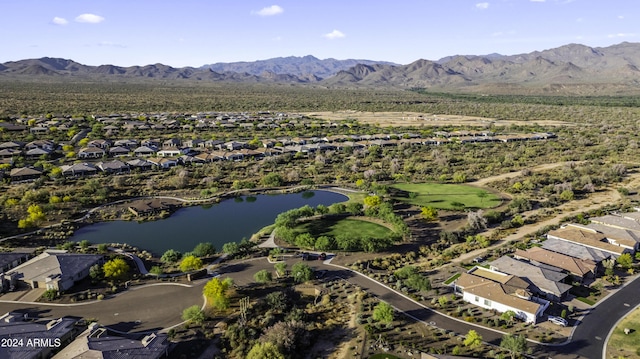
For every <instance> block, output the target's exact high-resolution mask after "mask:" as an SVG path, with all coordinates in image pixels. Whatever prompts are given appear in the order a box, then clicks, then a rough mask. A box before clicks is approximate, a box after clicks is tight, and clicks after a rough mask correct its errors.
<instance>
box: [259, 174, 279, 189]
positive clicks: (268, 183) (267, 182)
mask: <svg viewBox="0 0 640 359" xmlns="http://www.w3.org/2000/svg"><path fill="white" fill-rule="evenodd" d="M283 182H284V181H283V180H282V176H280V175H279V174H277V173H273V172H272V173H269V174H267V175H266V176H264V177H262V179H261V180H260V183H261V184H262V185H263V186H265V187H280V186H282V184H283Z"/></svg>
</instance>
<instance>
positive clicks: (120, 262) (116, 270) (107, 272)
mask: <svg viewBox="0 0 640 359" xmlns="http://www.w3.org/2000/svg"><path fill="white" fill-rule="evenodd" d="M102 271H103V272H104V277H105V278H107V279H112V280H121V279H124V278H125V277H126V276H127V274H128V273H129V265H128V264H127V262H125V260H124V259H122V258H114V259H112V260H110V261H108V262H106V263H105V264H104V265H103V266H102Z"/></svg>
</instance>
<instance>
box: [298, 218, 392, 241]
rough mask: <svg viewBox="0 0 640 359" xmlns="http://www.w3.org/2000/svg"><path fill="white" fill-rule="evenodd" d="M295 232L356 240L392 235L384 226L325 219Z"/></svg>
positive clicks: (347, 219)
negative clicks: (342, 236)
mask: <svg viewBox="0 0 640 359" xmlns="http://www.w3.org/2000/svg"><path fill="white" fill-rule="evenodd" d="M296 230H298V231H299V232H300V233H303V232H309V233H311V235H312V236H314V237H319V236H330V237H334V238H335V237H336V236H338V235H341V234H346V235H349V236H351V237H356V238H362V237H370V238H388V237H390V236H392V235H393V232H392V231H391V230H390V229H389V228H387V227H385V226H381V225H379V224H377V223H371V222H367V221H361V220H358V219H351V218H343V219H331V218H325V219H321V220H317V221H310V222H306V223H303V224H301V225H299V226H298V227H296Z"/></svg>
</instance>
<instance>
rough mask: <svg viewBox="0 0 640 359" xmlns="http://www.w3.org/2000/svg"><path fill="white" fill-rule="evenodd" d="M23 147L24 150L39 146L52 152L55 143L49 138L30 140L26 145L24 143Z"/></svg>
mask: <svg viewBox="0 0 640 359" xmlns="http://www.w3.org/2000/svg"><path fill="white" fill-rule="evenodd" d="M24 148H25V149H26V150H32V149H34V148H40V149H43V150H46V151H48V152H52V151H53V150H55V149H56V144H55V142H53V141H51V140H36V141H31V142H29V143H27V144H26V145H24Z"/></svg>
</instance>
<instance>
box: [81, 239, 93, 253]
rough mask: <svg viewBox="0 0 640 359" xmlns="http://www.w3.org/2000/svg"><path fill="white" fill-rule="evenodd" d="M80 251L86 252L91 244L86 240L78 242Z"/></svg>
mask: <svg viewBox="0 0 640 359" xmlns="http://www.w3.org/2000/svg"><path fill="white" fill-rule="evenodd" d="M79 244H80V249H82V251H83V252H86V251H87V249H89V246H90V245H91V242H89V241H88V240H86V239H83V240H81V241H80V243H79Z"/></svg>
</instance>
